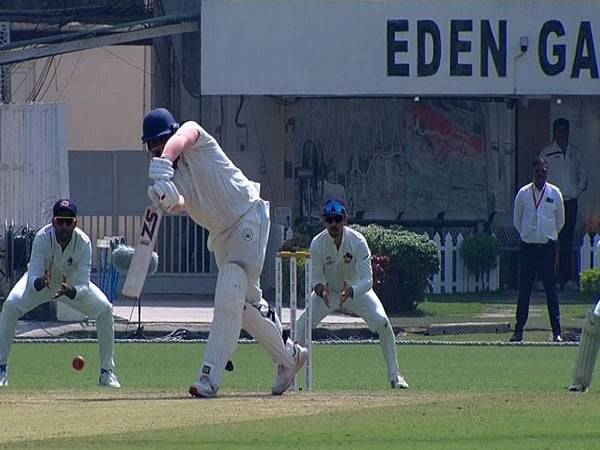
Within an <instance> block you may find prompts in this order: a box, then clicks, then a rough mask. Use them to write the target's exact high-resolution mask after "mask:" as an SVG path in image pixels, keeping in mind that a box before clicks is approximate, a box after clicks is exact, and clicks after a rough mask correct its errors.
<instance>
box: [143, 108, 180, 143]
mask: <svg viewBox="0 0 600 450" xmlns="http://www.w3.org/2000/svg"><path fill="white" fill-rule="evenodd" d="M177 128H179V124H178V123H177V122H176V121H175V118H174V117H173V114H171V112H170V111H169V110H167V109H165V108H156V109H153V110H152V111H150V112H149V113H148V114H146V117H144V126H143V129H144V135H143V136H142V142H143V143H146V142H148V141H152V140H154V139H157V138H159V137H162V136H167V135H171V134H173V133H174V132H175V131H177Z"/></svg>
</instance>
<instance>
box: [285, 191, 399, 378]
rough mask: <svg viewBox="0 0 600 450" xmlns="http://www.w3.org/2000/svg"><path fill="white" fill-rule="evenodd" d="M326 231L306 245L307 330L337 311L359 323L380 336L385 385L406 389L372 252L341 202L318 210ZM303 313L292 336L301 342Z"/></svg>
mask: <svg viewBox="0 0 600 450" xmlns="http://www.w3.org/2000/svg"><path fill="white" fill-rule="evenodd" d="M323 223H324V225H325V230H323V231H322V232H321V233H319V234H317V235H316V236H315V237H314V238H313V240H312V242H311V244H310V257H311V260H312V282H313V286H314V287H313V292H312V294H311V296H310V301H311V302H312V307H313V310H312V327H313V328H315V327H316V326H317V325H318V324H319V323H320V322H321V320H323V319H324V318H325V316H327V315H328V314H330V313H332V312H335V311H339V312H347V313H351V314H355V315H357V316H359V317H360V318H362V319H363V320H364V321H365V322H366V323H367V326H368V327H369V329H371V331H374V332H376V333H377V334H379V342H380V344H381V349H382V351H383V357H384V358H385V362H386V364H387V371H388V380H389V381H390V384H391V386H392V388H393V389H408V383H407V382H406V381H405V379H404V377H403V376H402V374H401V373H400V369H399V367H398V359H397V357H396V340H395V337H394V330H393V329H392V326H391V324H390V321H389V319H388V316H387V314H386V313H385V310H384V309H383V305H382V304H381V301H380V300H379V298H378V297H377V294H375V292H374V291H373V271H372V268H371V251H370V250H369V246H368V245H367V241H366V239H365V238H364V236H363V235H362V234H360V233H359V232H357V231H355V230H353V229H351V228H349V227H347V226H346V225H347V224H348V216H347V215H346V207H345V205H344V203H343V202H342V201H341V200H337V199H333V200H328V201H327V202H326V203H325V207H324V208H323ZM304 323H305V319H304V313H302V314H301V315H300V317H299V318H298V319H297V321H296V336H299V337H300V339H299V340H298V341H299V342H300V343H301V344H303V343H304V330H305V324H304Z"/></svg>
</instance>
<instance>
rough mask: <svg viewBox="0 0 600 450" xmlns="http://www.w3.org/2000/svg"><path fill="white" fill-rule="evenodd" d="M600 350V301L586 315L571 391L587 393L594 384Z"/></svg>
mask: <svg viewBox="0 0 600 450" xmlns="http://www.w3.org/2000/svg"><path fill="white" fill-rule="evenodd" d="M599 349H600V300H599V301H598V303H596V306H595V307H594V309H593V311H590V312H588V313H587V314H586V316H585V319H584V320H583V325H582V327H581V340H580V342H579V351H578V352H577V360H576V361H575V372H574V373H573V381H572V382H571V385H570V386H569V390H570V391H573V392H585V391H587V389H588V388H589V387H590V385H591V384H592V376H593V375H594V367H595V366H596V360H597V359H598V350H599Z"/></svg>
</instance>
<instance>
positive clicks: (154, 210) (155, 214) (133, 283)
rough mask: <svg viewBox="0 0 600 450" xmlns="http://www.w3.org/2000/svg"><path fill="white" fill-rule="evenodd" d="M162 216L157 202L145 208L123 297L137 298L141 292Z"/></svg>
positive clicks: (122, 292)
mask: <svg viewBox="0 0 600 450" xmlns="http://www.w3.org/2000/svg"><path fill="white" fill-rule="evenodd" d="M162 217H163V210H162V209H161V208H160V207H159V206H158V205H157V204H153V205H150V206H148V207H147V208H146V212H145V213H144V217H143V219H144V220H143V223H142V229H141V231H140V237H139V239H138V241H137V243H136V245H135V252H134V253H133V258H132V259H131V265H130V266H129V271H128V272H127V278H125V284H124V285H123V289H122V290H121V294H123V295H124V296H125V297H131V298H135V299H137V298H139V297H140V295H141V294H142V289H143V288H144V283H145V282H146V276H147V274H148V267H149V266H150V259H151V258H152V250H153V249H154V244H155V243H156V237H157V236H158V229H159V228H160V222H161V220H162Z"/></svg>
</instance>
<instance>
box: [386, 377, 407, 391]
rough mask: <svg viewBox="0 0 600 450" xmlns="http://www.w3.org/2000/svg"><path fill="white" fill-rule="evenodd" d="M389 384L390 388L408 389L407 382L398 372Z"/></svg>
mask: <svg viewBox="0 0 600 450" xmlns="http://www.w3.org/2000/svg"><path fill="white" fill-rule="evenodd" d="M390 385H391V386H392V389H408V383H407V382H406V380H405V379H404V377H403V376H402V375H400V374H397V375H396V376H395V377H394V378H392V379H391V381H390Z"/></svg>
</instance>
